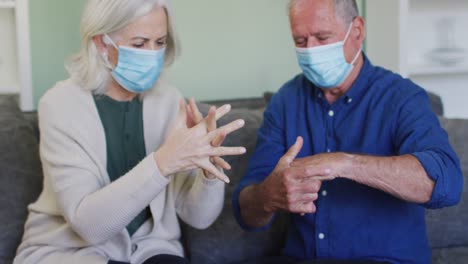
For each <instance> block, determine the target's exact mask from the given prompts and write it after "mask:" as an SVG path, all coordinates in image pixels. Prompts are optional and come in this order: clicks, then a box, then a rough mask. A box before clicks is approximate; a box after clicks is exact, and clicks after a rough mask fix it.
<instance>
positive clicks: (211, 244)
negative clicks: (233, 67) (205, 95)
mask: <svg viewBox="0 0 468 264" xmlns="http://www.w3.org/2000/svg"><path fill="white" fill-rule="evenodd" d="M200 108H201V111H202V112H204V113H206V112H207V109H208V107H207V106H206V105H201V106H200ZM262 115H263V109H259V110H247V109H238V110H232V111H231V112H230V113H229V114H228V115H226V116H225V117H224V118H222V119H221V120H220V125H222V124H226V123H228V122H230V121H234V120H236V119H238V118H242V119H244V120H245V122H246V125H245V127H244V128H242V129H240V130H239V131H236V132H234V133H232V134H231V135H230V136H228V138H227V139H226V141H225V142H224V144H223V145H225V146H241V145H242V146H244V147H246V148H247V154H246V155H247V156H249V155H251V154H252V153H253V151H254V149H255V144H256V140H257V129H258V127H259V126H260V122H261V120H262ZM226 161H227V162H229V163H230V164H231V166H232V170H231V171H226V174H227V176H229V178H230V179H231V183H230V184H229V185H227V186H226V195H225V200H224V208H223V211H222V213H221V215H220V217H219V218H218V219H217V220H216V222H215V223H214V224H213V225H212V226H210V227H209V228H208V229H206V230H196V229H193V228H191V227H189V226H187V225H185V224H182V229H183V234H184V235H183V236H184V239H183V240H184V244H185V249H186V251H187V255H188V257H189V258H190V261H191V263H194V264H198V263H200V264H215V263H231V262H240V261H244V260H246V259H251V258H255V257H259V256H265V255H272V254H279V253H280V252H279V250H280V249H281V247H282V241H284V239H283V235H284V226H285V224H284V221H285V218H284V217H278V218H277V221H276V223H275V225H274V227H273V228H270V229H269V231H268V232H261V233H249V232H245V231H243V230H242V229H241V228H240V227H239V225H238V224H237V222H236V221H235V220H234V215H233V210H232V205H231V197H232V193H233V190H234V188H235V186H236V185H237V183H238V182H239V180H240V178H241V177H242V176H243V175H244V172H245V170H246V169H247V161H248V157H245V156H244V157H241V158H239V157H226Z"/></svg>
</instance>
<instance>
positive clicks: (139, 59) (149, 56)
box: [104, 34, 166, 93]
mask: <svg viewBox="0 0 468 264" xmlns="http://www.w3.org/2000/svg"><path fill="white" fill-rule="evenodd" d="M104 38H106V40H107V41H108V42H110V43H111V44H112V45H113V46H114V47H115V48H116V49H117V50H118V51H119V57H118V62H117V66H116V67H115V68H114V69H113V70H112V77H113V78H114V79H115V80H116V81H117V82H118V83H119V84H120V85H121V86H122V87H123V88H125V89H126V90H128V91H130V92H133V93H142V92H145V91H147V90H149V89H151V88H152V87H153V86H154V85H155V83H156V81H157V80H158V79H159V76H160V75H161V72H162V69H163V66H164V54H165V51H166V49H165V48H162V49H159V50H144V49H137V48H130V47H123V46H119V47H117V45H116V44H115V42H114V41H113V40H112V39H111V38H110V37H109V36H108V35H107V34H106V35H104Z"/></svg>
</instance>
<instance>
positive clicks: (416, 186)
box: [340, 154, 435, 203]
mask: <svg viewBox="0 0 468 264" xmlns="http://www.w3.org/2000/svg"><path fill="white" fill-rule="evenodd" d="M345 155H347V156H348V159H350V160H351V163H350V164H352V165H351V166H350V168H348V169H345V170H344V171H342V172H341V175H340V176H341V177H344V178H348V179H350V180H354V181H356V182H358V183H361V184H364V185H367V186H370V187H372V188H376V189H379V190H382V191H384V192H387V193H389V194H391V195H393V196H396V197H398V198H400V199H402V200H405V201H409V202H414V203H426V202H428V201H429V200H430V199H431V196H432V192H433V190H434V186H435V183H434V181H433V180H432V179H431V178H430V177H429V176H428V175H427V173H426V171H425V170H424V168H423V167H422V165H421V163H420V162H419V160H418V159H417V158H415V157H414V156H412V155H403V156H395V157H374V156H364V155H351V154H345Z"/></svg>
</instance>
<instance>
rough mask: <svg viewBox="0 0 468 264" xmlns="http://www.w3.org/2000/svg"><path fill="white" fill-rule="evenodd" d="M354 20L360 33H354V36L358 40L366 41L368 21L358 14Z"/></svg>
mask: <svg viewBox="0 0 468 264" xmlns="http://www.w3.org/2000/svg"><path fill="white" fill-rule="evenodd" d="M354 20H355V22H354V23H355V26H354V27H355V29H357V30H358V34H353V37H354V38H355V39H356V40H358V41H361V42H364V39H365V38H366V21H365V20H364V18H363V17H362V16H358V17H356V18H355V19H354Z"/></svg>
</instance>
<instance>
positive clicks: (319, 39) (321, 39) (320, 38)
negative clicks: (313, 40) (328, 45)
mask: <svg viewBox="0 0 468 264" xmlns="http://www.w3.org/2000/svg"><path fill="white" fill-rule="evenodd" d="M317 39H318V41H326V40H328V37H317Z"/></svg>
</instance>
